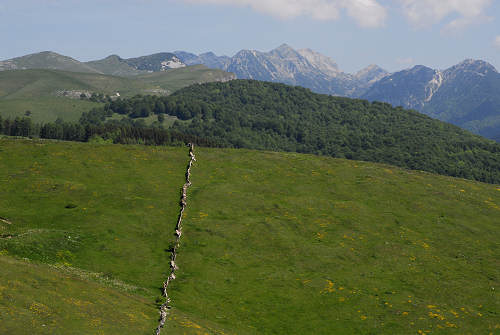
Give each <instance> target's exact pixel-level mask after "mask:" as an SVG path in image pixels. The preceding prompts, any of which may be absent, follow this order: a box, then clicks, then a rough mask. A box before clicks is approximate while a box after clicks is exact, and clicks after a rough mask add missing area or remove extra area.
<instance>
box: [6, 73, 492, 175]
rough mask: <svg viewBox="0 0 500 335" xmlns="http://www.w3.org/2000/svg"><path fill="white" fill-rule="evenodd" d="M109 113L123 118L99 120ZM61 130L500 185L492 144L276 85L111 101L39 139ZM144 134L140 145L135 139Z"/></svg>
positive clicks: (239, 84)
mask: <svg viewBox="0 0 500 335" xmlns="http://www.w3.org/2000/svg"><path fill="white" fill-rule="evenodd" d="M115 114H121V115H123V116H128V117H126V118H125V119H123V120H121V121H116V120H113V121H106V120H107V119H108V118H109V117H110V116H112V115H115ZM152 114H157V115H158V120H159V121H162V119H163V118H164V115H165V114H168V115H172V116H176V117H177V118H178V121H176V122H175V123H174V124H173V126H172V127H171V128H169V129H168V130H164V129H162V128H161V126H160V124H161V123H160V122H157V123H156V125H157V126H156V127H149V128H147V129H148V130H146V128H145V125H144V123H141V121H140V120H141V118H144V117H148V116H150V115H152ZM18 122H27V121H25V120H24V121H23V120H19V121H18ZM61 126H62V127H63V128H64V129H69V130H68V134H67V135H63V139H68V140H73V138H74V137H75V136H73V135H71V134H78V135H77V136H76V138H77V139H76V140H89V138H91V137H92V136H95V135H98V136H102V137H106V138H111V139H112V140H113V141H114V142H115V143H129V142H132V143H134V141H135V142H141V141H142V143H148V144H158V141H157V140H152V138H155V136H158V135H157V134H165V135H162V136H166V137H168V136H170V138H175V139H174V140H170V139H169V140H168V141H165V142H164V143H165V144H168V143H170V142H169V141H182V140H183V139H189V140H193V141H195V140H196V141H197V142H198V143H200V144H202V145H203V144H206V145H210V146H221V147H234V148H250V149H265V150H276V151H295V152H301V153H313V154H319V155H328V156H332V157H341V158H349V159H356V160H365V161H373V162H383V163H389V164H393V165H397V166H401V167H405V168H409V169H417V170H425V171H430V172H435V173H440V174H445V175H450V176H456V177H463V178H468V179H475V180H480V181H485V182H490V183H500V145H499V144H497V143H495V142H493V141H490V140H486V139H484V138H482V137H480V136H476V135H473V134H471V133H469V132H467V131H465V130H463V129H461V128H458V127H456V126H453V125H451V124H447V123H444V122H441V121H438V120H435V119H432V118H430V117H427V116H425V115H423V114H420V113H418V112H416V111H408V110H404V109H403V108H401V107H392V106H391V105H389V104H387V103H379V102H373V103H371V102H368V101H365V100H357V99H349V98H340V97H332V96H328V95H321V94H315V93H312V92H311V91H310V90H308V89H305V88H301V87H292V86H287V85H283V84H275V83H267V82H259V81H251V80H235V81H230V82H226V83H209V84H202V85H194V86H190V87H188V88H184V89H181V90H180V91H177V92H176V93H174V94H173V95H171V96H168V97H157V96H136V97H133V98H130V99H126V100H122V99H118V100H115V101H111V102H108V103H106V105H105V106H104V107H103V108H99V109H93V110H92V111H89V112H87V113H84V114H83V115H82V117H81V120H80V123H79V124H78V125H70V124H65V123H59V125H58V124H49V125H43V126H41V128H40V132H39V134H40V135H39V136H40V137H46V138H57V137H54V136H53V135H52V134H53V132H54V131H55V130H53V129H52V128H54V127H56V128H57V127H61ZM4 128H5V127H4ZM47 128H48V129H47ZM58 129H59V128H58ZM83 129H85V130H83ZM139 129H140V130H139ZM57 131H58V132H59V133H58V134H60V132H61V131H60V130H57ZM62 132H63V133H64V130H63V131H62ZM93 132H95V133H93ZM134 132H138V133H140V134H138V135H135V133H134ZM4 133H5V131H4ZM11 133H12V131H11ZM146 133H147V134H148V137H147V140H141V139H140V137H141V136H143V135H144V134H146ZM47 134H51V135H47ZM117 134H120V135H117ZM130 134H134V135H130ZM151 134H153V135H151ZM23 136H24V135H23ZM50 136H52V137H50ZM125 139H127V140H125ZM127 141H128V142H127ZM160 142H161V141H160ZM161 144H163V143H161Z"/></svg>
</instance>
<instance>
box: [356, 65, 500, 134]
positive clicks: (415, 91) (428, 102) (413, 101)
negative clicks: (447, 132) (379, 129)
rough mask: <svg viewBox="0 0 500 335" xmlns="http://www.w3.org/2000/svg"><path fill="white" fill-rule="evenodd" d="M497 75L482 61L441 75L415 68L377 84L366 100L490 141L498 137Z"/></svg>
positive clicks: (499, 86) (499, 94)
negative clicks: (427, 117) (407, 110)
mask: <svg viewBox="0 0 500 335" xmlns="http://www.w3.org/2000/svg"><path fill="white" fill-rule="evenodd" d="M499 97H500V74H499V73H498V72H497V71H496V69H495V68H494V67H493V66H492V65H490V64H488V63H486V62H483V61H474V60H466V61H464V62H462V63H460V64H458V65H455V66H453V67H451V68H449V69H446V70H444V71H439V70H433V69H430V68H427V67H424V66H416V67H414V68H412V69H409V70H404V71H400V72H397V73H394V74H392V75H390V76H387V77H385V78H383V79H381V80H380V81H378V82H376V83H375V84H374V85H373V86H372V87H371V88H370V89H369V90H368V91H367V92H366V93H365V94H364V95H363V98H365V99H368V100H372V101H373V100H378V101H385V102H389V103H391V104H393V105H400V106H403V107H405V108H414V109H416V110H419V111H421V112H423V113H425V114H427V115H430V116H432V117H435V118H437V119H439V120H442V121H446V122H450V123H453V124H455V125H458V126H460V127H462V128H465V129H468V130H471V131H473V132H475V133H477V134H480V135H483V136H486V137H490V138H493V137H494V136H495V135H497V134H499V133H500V98H499Z"/></svg>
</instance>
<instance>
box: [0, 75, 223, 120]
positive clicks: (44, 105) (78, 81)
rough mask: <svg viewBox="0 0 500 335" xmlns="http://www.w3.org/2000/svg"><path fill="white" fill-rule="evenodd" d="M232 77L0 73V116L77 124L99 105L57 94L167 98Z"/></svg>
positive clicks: (100, 104)
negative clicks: (73, 122) (206, 83)
mask: <svg viewBox="0 0 500 335" xmlns="http://www.w3.org/2000/svg"><path fill="white" fill-rule="evenodd" d="M231 76H232V75H231V74H229V73H227V72H224V71H221V70H214V69H209V68H207V67H205V66H203V65H195V66H189V67H185V68H179V69H173V70H169V71H167V72H158V73H148V74H142V75H137V76H134V77H130V78H124V77H117V76H109V75H102V74H96V73H79V72H67V71H58V70H15V71H0V115H1V116H2V117H4V118H8V117H10V118H15V117H18V116H19V117H22V116H24V115H25V112H26V111H31V112H32V119H33V121H35V122H53V121H55V120H56V119H57V118H61V119H63V120H64V121H78V119H79V118H80V116H81V114H82V113H83V112H86V111H89V110H90V109H92V108H94V107H99V106H102V105H103V104H102V103H96V102H91V101H81V100H79V99H71V98H67V97H59V96H56V92H58V91H88V92H91V93H101V94H104V95H115V94H116V93H117V92H119V93H120V95H121V96H122V97H125V98H126V97H131V96H134V95H136V94H160V95H165V94H170V93H172V92H174V91H176V90H178V89H180V88H182V87H185V86H189V85H192V84H194V83H204V82H210V81H216V80H226V79H228V78H230V77H231Z"/></svg>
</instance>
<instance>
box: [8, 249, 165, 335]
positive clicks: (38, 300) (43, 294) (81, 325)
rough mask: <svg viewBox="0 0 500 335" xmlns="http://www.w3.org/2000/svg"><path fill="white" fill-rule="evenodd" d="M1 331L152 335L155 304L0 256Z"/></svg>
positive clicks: (62, 272)
mask: <svg viewBox="0 0 500 335" xmlns="http://www.w3.org/2000/svg"><path fill="white" fill-rule="evenodd" d="M0 268H1V269H2V271H0V333H1V334H19V335H23V334H26V335H28V334H35V333H36V334H61V335H62V334H68V333H71V334H134V335H137V334H151V329H154V327H155V324H156V313H157V312H156V308H155V307H154V304H152V303H151V301H150V300H148V299H145V298H143V297H141V296H138V295H134V294H130V293H124V292H122V291H120V290H117V289H113V288H110V287H108V286H105V285H101V284H99V283H96V282H95V281H91V280H87V279H83V278H81V277H79V276H76V275H74V274H72V273H71V272H68V271H58V270H56V269H54V268H52V267H49V266H47V265H40V264H31V263H28V262H24V261H18V260H15V259H13V258H10V257H7V256H0Z"/></svg>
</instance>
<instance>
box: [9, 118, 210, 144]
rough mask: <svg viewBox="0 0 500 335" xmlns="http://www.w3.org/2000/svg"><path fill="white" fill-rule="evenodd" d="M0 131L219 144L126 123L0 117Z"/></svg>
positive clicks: (69, 137) (134, 141)
mask: <svg viewBox="0 0 500 335" xmlns="http://www.w3.org/2000/svg"><path fill="white" fill-rule="evenodd" d="M0 134H2V135H7V136H20V137H31V138H43V139H55V140H63V141H78V142H90V141H105V142H110V143H116V144H145V145H181V144H186V143H195V144H197V145H200V146H207V147H213V146H219V145H218V143H216V142H215V141H213V140H206V139H203V138H199V137H197V136H194V135H188V134H182V133H179V132H176V131H173V130H166V129H161V128H152V127H138V126H134V125H127V124H116V123H107V124H99V125H95V124H90V123H86V124H82V123H72V122H63V121H61V120H57V121H56V122H49V123H44V124H38V123H34V122H33V121H32V120H31V118H29V117H22V118H21V117H17V118H15V119H14V120H11V119H2V117H1V116H0Z"/></svg>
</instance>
